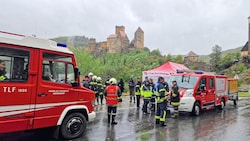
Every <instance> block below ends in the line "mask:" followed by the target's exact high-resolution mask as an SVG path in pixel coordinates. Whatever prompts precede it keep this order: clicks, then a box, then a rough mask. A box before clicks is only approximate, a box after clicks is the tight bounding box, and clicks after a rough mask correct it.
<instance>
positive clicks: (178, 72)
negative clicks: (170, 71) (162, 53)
mask: <svg viewBox="0 0 250 141" xmlns="http://www.w3.org/2000/svg"><path fill="white" fill-rule="evenodd" d="M176 73H177V74H181V73H184V71H183V70H176Z"/></svg>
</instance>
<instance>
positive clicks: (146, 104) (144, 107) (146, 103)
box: [142, 98, 150, 113]
mask: <svg viewBox="0 0 250 141" xmlns="http://www.w3.org/2000/svg"><path fill="white" fill-rule="evenodd" d="M143 101H144V103H143V107H142V111H143V112H144V113H148V103H149V102H150V98H144V99H143Z"/></svg>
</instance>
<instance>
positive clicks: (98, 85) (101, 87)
mask: <svg viewBox="0 0 250 141" xmlns="http://www.w3.org/2000/svg"><path fill="white" fill-rule="evenodd" d="M96 81H97V83H96V93H97V94H96V95H97V103H98V104H99V97H100V102H101V105H103V92H104V85H103V84H102V78H101V77H97V79H96Z"/></svg>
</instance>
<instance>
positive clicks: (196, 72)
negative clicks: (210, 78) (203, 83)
mask: <svg viewBox="0 0 250 141" xmlns="http://www.w3.org/2000/svg"><path fill="white" fill-rule="evenodd" d="M194 73H195V74H203V71H200V70H198V71H194Z"/></svg>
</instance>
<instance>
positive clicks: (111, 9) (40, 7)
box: [0, 0, 250, 54]
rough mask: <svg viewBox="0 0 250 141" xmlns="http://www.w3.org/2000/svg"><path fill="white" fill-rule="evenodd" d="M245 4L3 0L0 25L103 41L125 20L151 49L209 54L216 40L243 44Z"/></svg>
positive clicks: (240, 0)
mask: <svg viewBox="0 0 250 141" xmlns="http://www.w3.org/2000/svg"><path fill="white" fill-rule="evenodd" d="M249 7H250V1H248V0H237V1H234V0H202V1H201V0H189V1H186V0H178V1H173V0H155V1H145V0H126V1H118V0H108V1H107V0H91V1H90V0H70V1H69V0H53V1H51V0H24V1H18V0H8V1H2V2H1V5H0V8H1V11H2V12H1V13H0V19H1V22H0V30H5V31H10V32H15V33H20V34H26V35H32V34H36V35H37V37H42V38H52V37H57V36H72V35H85V36H87V37H93V38H96V39H97V41H103V40H106V38H107V37H108V36H109V35H110V34H113V33H114V32H115V26H116V25H124V26H125V27H126V32H127V34H128V37H129V39H130V40H132V39H133V37H134V32H135V31H136V29H137V28H138V26H140V27H141V28H142V29H143V30H144V33H145V46H147V47H148V48H150V49H151V50H153V49H160V51H161V52H162V53H163V54H168V53H170V54H187V53H188V52H189V51H191V50H192V51H194V52H195V53H197V54H209V53H211V51H212V47H213V46H214V45H216V44H218V45H220V46H221V47H222V49H223V50H226V49H230V48H235V47H238V46H242V45H243V44H245V42H246V41H247V39H248V23H247V17H248V16H250V9H249ZM3 11H4V12H3Z"/></svg>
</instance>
